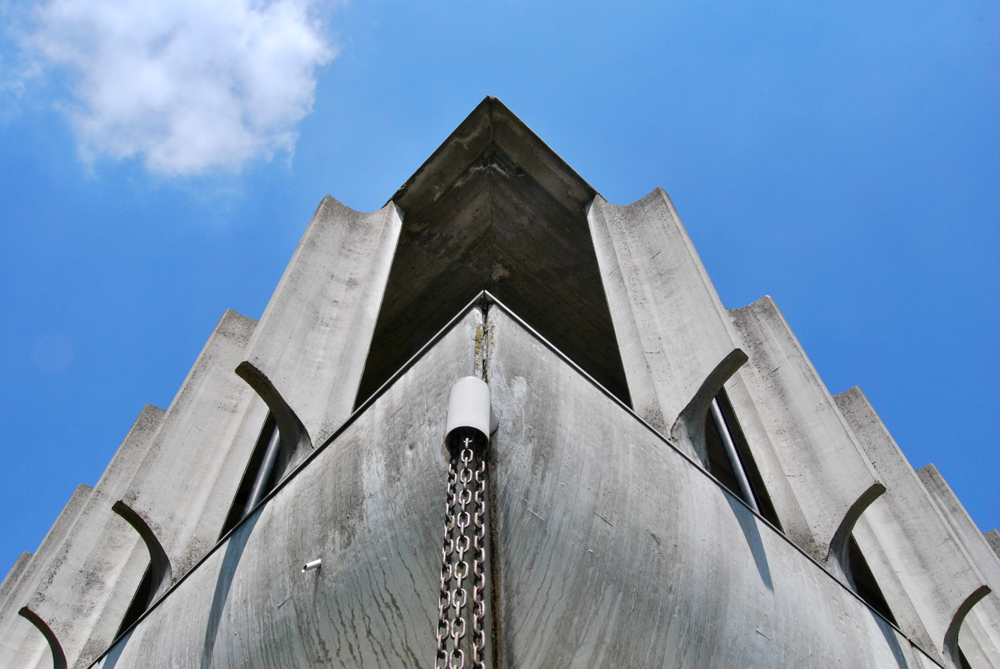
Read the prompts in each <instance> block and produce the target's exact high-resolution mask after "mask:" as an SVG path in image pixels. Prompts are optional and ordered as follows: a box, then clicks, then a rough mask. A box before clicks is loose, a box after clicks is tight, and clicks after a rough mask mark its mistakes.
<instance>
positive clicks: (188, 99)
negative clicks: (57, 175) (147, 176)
mask: <svg viewBox="0 0 1000 669" xmlns="http://www.w3.org/2000/svg"><path fill="white" fill-rule="evenodd" d="M317 4H318V1H317V0H272V1H271V2H260V1H257V0H51V1H50V2H48V3H47V4H44V5H43V6H42V7H41V8H40V9H39V14H38V23H37V29H36V31H35V32H34V34H33V35H32V36H31V37H30V40H29V43H30V44H31V45H32V47H33V48H34V49H35V51H36V52H37V53H39V54H40V55H41V56H42V57H43V58H44V59H45V60H47V61H48V62H50V63H52V64H55V65H57V66H60V67H65V68H67V70H68V71H69V73H70V74H71V77H72V79H71V81H72V82H73V83H72V86H73V94H74V96H75V102H74V104H73V105H71V106H70V110H71V111H70V114H71V115H72V118H73V122H74V126H75V128H76V131H77V134H78V138H79V142H80V149H81V153H82V155H83V156H84V158H85V159H88V160H92V159H93V158H94V157H96V156H98V155H100V154H107V155H110V156H112V157H114V158H125V157H130V156H141V157H142V158H143V159H144V160H145V163H146V166H147V168H148V169H149V170H150V171H153V172H159V173H163V174H168V175H184V174H196V173H201V172H206V171H212V170H218V169H225V170H238V169H239V168H240V167H241V166H242V165H243V164H244V163H246V162H247V161H248V160H252V159H254V158H259V157H263V158H268V159H269V158H271V157H272V156H273V155H274V153H275V152H280V151H288V152H290V151H291V150H292V149H293V148H294V145H295V140H296V138H297V133H296V131H295V126H296V124H297V123H298V122H299V121H300V120H301V119H302V118H303V117H304V116H305V115H306V114H308V113H309V112H310V111H311V110H312V103H313V97H314V92H315V89H316V77H315V71H316V68H317V67H318V66H321V65H324V64H326V63H328V62H329V61H330V60H331V59H332V58H333V57H334V56H335V55H336V48H335V47H334V46H333V45H332V44H331V43H330V41H329V39H328V37H327V36H326V35H325V34H324V31H323V29H322V26H321V25H320V23H319V22H318V21H317V19H316V18H315V13H316V10H317Z"/></svg>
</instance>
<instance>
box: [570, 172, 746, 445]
mask: <svg viewBox="0 0 1000 669" xmlns="http://www.w3.org/2000/svg"><path fill="white" fill-rule="evenodd" d="M587 220H588V222H589V224H590V231H591V236H592V237H593V239H594V248H595V250H596V251H597V255H598V263H599V264H600V267H601V276H602V277H604V289H605V291H606V292H607V295H608V303H609V305H610V308H611V316H612V320H613V321H614V325H615V333H616V336H617V338H618V341H619V342H620V344H621V353H622V362H623V363H624V365H625V375H626V378H627V379H628V384H629V391H630V393H631V396H632V406H633V407H634V408H635V410H636V413H638V414H639V415H640V416H641V417H642V418H643V419H644V420H646V421H647V422H648V423H650V424H651V425H653V426H654V427H656V428H657V429H658V430H660V431H661V432H663V433H664V434H667V433H668V432H669V434H670V435H671V436H672V437H673V438H674V439H675V440H677V441H678V443H679V444H681V445H684V446H685V447H687V448H690V449H691V452H692V453H698V454H699V455H700V457H701V459H702V461H703V462H707V456H705V453H704V434H703V430H704V424H705V416H706V413H707V411H708V406H709V404H710V403H711V401H712V398H714V397H715V395H716V394H717V393H718V392H719V390H720V389H721V388H722V385H723V384H724V383H725V381H726V379H728V378H729V377H730V376H731V375H732V374H733V372H735V371H736V369H737V368H739V366H740V365H742V364H743V363H744V362H745V361H746V359H747V358H746V355H745V354H744V353H743V352H742V351H741V350H740V349H739V348H738V344H737V343H736V342H735V339H734V336H735V333H734V331H733V330H732V327H731V325H730V323H729V317H728V315H727V313H726V310H725V308H724V307H723V306H722V302H721V301H720V300H719V296H718V294H717V293H716V292H715V288H714V287H713V286H712V282H711V280H710V279H709V278H708V273H707V272H706V271H705V267H704V265H702V263H701V259H700V258H699V257H698V253H697V251H695V249H694V245H693V244H692V243H691V239H690V237H688V234H687V231H686V230H685V229H684V225H683V224H682V223H681V220H680V217H679V216H678V215H677V211H676V210H675V209H674V206H673V204H672V203H671V202H670V198H669V197H668V196H667V193H666V192H665V191H664V190H663V189H662V188H657V189H656V190H654V191H653V192H652V193H650V194H649V195H647V196H646V197H644V198H643V199H641V200H639V201H638V202H634V203H632V204H630V205H627V206H616V205H612V204H610V203H608V202H607V201H606V200H605V199H604V198H603V197H601V196H600V195H598V196H597V197H595V198H594V201H593V203H592V204H591V206H590V210H589V212H588V215H587Z"/></svg>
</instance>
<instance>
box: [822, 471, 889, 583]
mask: <svg viewBox="0 0 1000 669" xmlns="http://www.w3.org/2000/svg"><path fill="white" fill-rule="evenodd" d="M884 492H885V486H884V485H883V484H882V482H881V481H875V482H874V483H872V484H871V485H870V486H868V489H867V490H865V491H864V492H863V493H861V494H860V495H859V496H858V498H857V499H856V500H854V504H852V505H851V506H850V507H849V508H848V509H847V513H845V514H844V519H843V520H841V521H840V527H838V528H837V531H836V532H834V533H833V538H832V539H830V550H829V552H828V553H827V560H826V561H827V564H829V565H831V566H836V565H839V566H840V568H841V569H842V570H843V571H844V572H846V571H847V569H848V566H847V565H848V562H847V546H848V544H849V543H850V542H851V533H852V532H853V531H854V526H855V525H857V523H858V518H860V517H861V514H862V513H864V512H865V509H867V508H868V507H869V506H871V504H872V502H874V501H875V500H876V499H878V498H879V497H880V496H881V495H882V493H884Z"/></svg>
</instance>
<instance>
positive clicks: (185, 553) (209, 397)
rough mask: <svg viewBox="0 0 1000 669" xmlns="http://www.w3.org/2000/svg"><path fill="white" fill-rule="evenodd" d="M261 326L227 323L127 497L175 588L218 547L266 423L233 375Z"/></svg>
mask: <svg viewBox="0 0 1000 669" xmlns="http://www.w3.org/2000/svg"><path fill="white" fill-rule="evenodd" d="M255 324H256V321H254V320H253V319H250V318H247V317H246V316H241V315H240V314H238V313H236V312H235V311H231V310H230V311H227V312H226V313H225V314H224V315H223V316H222V319H221V320H220V321H219V324H218V325H217V326H216V328H215V331H214V332H213V333H212V336H211V337H210V338H209V340H208V343H206V344H205V348H204V349H202V352H201V354H200V355H199V356H198V359H197V360H196V361H195V363H194V366H193V367H192V368H191V371H190V372H189V373H188V376H187V378H186V379H185V380H184V383H183V385H182V386H181V388H180V390H179V391H178V393H177V396H176V397H174V400H173V402H171V404H170V408H168V409H167V413H166V415H165V416H164V418H163V424H162V426H161V427H160V429H159V430H158V431H157V433H156V436H155V437H154V440H153V443H152V445H151V446H150V448H149V452H148V453H147V454H146V457H145V458H144V459H143V462H142V464H141V465H140V466H139V468H138V470H137V471H136V473H135V476H134V477H133V479H132V482H131V483H130V485H129V486H128V489H127V491H125V493H124V494H123V495H122V501H123V502H124V503H125V504H126V505H128V507H129V508H131V509H132V510H133V511H134V512H135V513H136V514H137V515H138V516H139V517H141V519H142V520H143V521H144V522H145V523H146V524H147V525H148V526H149V527H150V529H151V530H152V531H153V533H154V534H155V535H156V538H157V539H158V540H159V543H160V544H161V545H162V547H163V549H164V550H165V551H166V554H167V556H168V557H169V559H170V567H171V573H172V577H173V579H174V580H176V579H178V578H180V577H181V576H183V575H184V574H185V573H186V572H187V570H188V569H190V568H191V567H192V566H193V565H194V564H195V563H196V562H197V561H198V560H199V559H201V557H202V556H203V555H205V553H207V552H208V550H209V549H210V548H211V547H212V546H214V545H215V544H216V542H217V541H218V537H219V531H220V530H221V529H222V525H223V523H224V522H225V519H226V514H227V513H228V512H229V507H230V505H231V503H232V501H233V496H234V495H235V493H236V489H237V487H238V486H239V482H240V478H241V476H242V475H243V471H244V469H245V467H246V464H247V461H248V460H249V458H250V453H251V451H252V450H253V447H254V444H255V443H256V440H257V436H258V434H259V432H260V428H261V425H263V423H264V419H265V418H266V415H267V407H266V406H265V404H264V402H263V401H261V399H260V398H259V397H257V395H256V393H254V391H253V389H251V388H250V387H249V386H248V385H247V384H246V383H245V382H244V381H243V380H242V379H240V378H239V377H238V376H236V374H235V373H233V370H234V369H235V368H236V365H238V364H239V362H240V361H241V360H242V359H243V353H244V350H245V348H246V345H247V342H248V341H249V340H250V335H251V334H252V333H253V330H254V326H255Z"/></svg>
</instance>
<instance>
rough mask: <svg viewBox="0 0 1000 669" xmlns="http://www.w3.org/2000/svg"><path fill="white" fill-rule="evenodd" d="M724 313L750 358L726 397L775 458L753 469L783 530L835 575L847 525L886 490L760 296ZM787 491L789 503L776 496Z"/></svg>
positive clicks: (823, 388) (775, 312) (802, 355)
mask: <svg viewBox="0 0 1000 669" xmlns="http://www.w3.org/2000/svg"><path fill="white" fill-rule="evenodd" d="M730 314H731V315H732V319H733V323H734V325H735V327H736V329H737V330H738V331H739V333H740V339H741V342H742V346H743V348H744V350H745V351H746V352H747V354H748V355H749V357H750V360H749V362H748V363H747V365H746V366H745V367H744V368H743V369H742V370H740V372H739V373H738V374H739V377H740V379H739V380H740V382H741V385H740V384H735V383H734V384H733V388H734V390H735V391H736V392H734V393H733V395H732V396H731V397H732V399H733V401H734V407H735V408H736V410H737V414H738V415H739V416H740V418H741V420H745V417H751V416H753V417H756V418H757V419H758V420H759V421H760V422H759V425H761V426H762V427H763V432H764V433H766V438H755V439H754V441H755V443H756V445H757V446H758V449H759V450H764V449H765V448H768V447H769V448H772V449H774V451H775V457H764V458H761V459H760V462H759V463H758V464H760V466H761V475H762V477H763V478H764V482H765V484H766V485H767V487H768V490H770V489H772V488H774V490H775V491H776V492H778V493H779V494H777V495H775V496H774V497H773V501H774V504H775V508H776V511H777V513H778V516H779V517H780V518H781V519H782V527H783V528H784V530H785V532H786V533H787V534H788V536H789V538H791V539H792V540H793V541H795V542H796V543H797V544H798V545H799V546H801V547H802V548H803V549H804V550H806V552H808V553H809V554H810V555H812V556H813V557H814V558H816V559H817V560H819V561H821V562H824V563H825V564H827V566H828V567H829V568H830V569H832V570H833V571H834V572H835V573H838V572H839V571H840V570H841V568H842V565H843V560H844V551H845V550H846V547H847V541H848V539H849V537H850V533H851V529H852V528H853V526H854V523H855V522H856V520H857V518H858V517H859V516H860V515H861V513H862V511H864V509H865V508H866V507H867V506H868V505H869V504H871V503H872V501H873V500H874V499H875V498H877V497H878V496H879V495H880V494H881V493H882V492H883V490H884V489H885V488H884V486H883V484H882V483H881V481H880V480H879V477H878V475H877V474H876V472H875V470H874V469H873V468H872V465H871V463H870V462H869V461H868V458H867V457H866V455H865V453H864V452H863V450H862V449H861V446H860V445H859V444H858V442H857V440H856V439H855V438H854V435H853V433H852V432H851V429H850V428H849V427H848V425H847V423H846V422H845V421H844V417H843V416H842V415H841V414H840V411H839V410H838V409H837V405H836V403H835V402H834V401H833V398H832V397H831V396H830V393H829V391H828V390H827V388H826V385H825V384H824V383H823V380H822V379H821V378H820V376H819V374H818V373H817V372H816V369H815V368H814V367H813V365H812V363H811V362H810V360H809V357H808V356H807V355H806V353H805V351H804V350H803V348H802V345H801V344H800V343H799V341H798V339H796V337H795V334H794V333H793V332H792V330H791V328H790V327H789V326H788V323H787V322H786V321H785V318H784V316H782V314H781V312H780V311H779V310H778V307H777V305H776V304H775V303H774V301H773V300H772V299H771V298H770V297H764V298H761V299H760V300H758V301H757V302H754V303H753V304H751V305H749V306H746V307H743V308H742V309H736V310H733V311H731V312H730ZM747 423H748V424H749V425H750V427H751V428H753V427H755V421H747ZM761 436H762V435H761V431H760V430H753V431H752V432H751V434H749V435H748V437H752V438H753V437H761ZM754 452H755V454H756V453H757V450H755V451H754ZM775 464H778V468H777V469H775V468H774V465H775ZM786 486H787V488H790V489H791V491H792V495H791V496H789V495H787V494H780V493H782V492H783V491H784V490H785V489H786ZM786 519H787V520H786Z"/></svg>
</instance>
